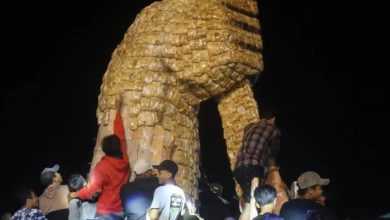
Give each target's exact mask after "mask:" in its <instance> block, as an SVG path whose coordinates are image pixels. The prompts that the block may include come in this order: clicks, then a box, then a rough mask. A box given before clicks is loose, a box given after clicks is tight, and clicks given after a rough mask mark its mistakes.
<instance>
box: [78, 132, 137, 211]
mask: <svg viewBox="0 0 390 220" xmlns="http://www.w3.org/2000/svg"><path fill="white" fill-rule="evenodd" d="M125 148H126V146H124V145H122V144H121V142H120V140H119V138H118V136H116V135H109V136H107V137H105V138H104V139H103V146H102V149H103V152H104V153H105V154H106V156H104V157H103V158H102V159H101V160H100V161H99V162H98V163H97V164H96V166H95V168H94V169H93V174H92V176H91V180H90V184H89V186H88V187H85V188H83V189H81V190H79V191H77V192H76V193H71V194H70V197H71V198H74V197H77V198H80V199H82V200H88V199H91V197H93V195H95V194H96V193H97V192H99V193H101V194H100V196H99V199H98V201H97V210H96V216H102V217H101V218H102V219H103V218H104V216H105V215H107V216H111V215H115V216H122V215H123V208H122V204H121V200H120V197H119V191H120V188H121V186H122V185H124V184H125V183H127V182H128V179H129V162H128V157H127V154H126V150H125Z"/></svg>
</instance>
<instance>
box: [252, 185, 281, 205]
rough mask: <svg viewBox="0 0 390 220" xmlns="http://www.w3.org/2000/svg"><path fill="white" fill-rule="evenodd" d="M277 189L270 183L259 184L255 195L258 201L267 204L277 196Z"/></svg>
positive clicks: (260, 203)
mask: <svg viewBox="0 0 390 220" xmlns="http://www.w3.org/2000/svg"><path fill="white" fill-rule="evenodd" d="M276 195H277V193H276V190H275V188H274V187H272V186H270V185H263V186H259V187H257V188H256V189H255V193H254V197H255V199H256V202H257V203H258V204H259V205H260V206H263V205H267V204H269V203H272V202H273V201H274V199H275V198H276Z"/></svg>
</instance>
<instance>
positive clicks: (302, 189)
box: [280, 171, 335, 220]
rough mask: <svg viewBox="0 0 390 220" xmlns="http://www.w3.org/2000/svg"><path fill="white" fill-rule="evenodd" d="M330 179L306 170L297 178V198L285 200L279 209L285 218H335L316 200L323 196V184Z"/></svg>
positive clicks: (327, 182)
mask: <svg viewBox="0 0 390 220" xmlns="http://www.w3.org/2000/svg"><path fill="white" fill-rule="evenodd" d="M329 182H330V179H326V178H321V177H320V175H319V174H318V173H316V172H314V171H306V172H304V173H302V174H301V175H300V176H299V177H298V179H297V186H298V198H296V199H293V200H290V201H288V202H286V203H285V204H284V205H283V206H282V209H281V211H280V216H282V217H283V218H284V219H285V220H290V219H294V220H295V219H324V220H327V219H335V217H334V216H333V214H332V213H331V212H330V211H329V210H328V209H327V208H326V207H325V206H323V205H321V204H320V203H319V202H318V201H320V200H321V199H322V198H323V189H322V187H323V186H326V185H328V184H329Z"/></svg>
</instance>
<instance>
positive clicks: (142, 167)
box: [133, 159, 153, 174]
mask: <svg viewBox="0 0 390 220" xmlns="http://www.w3.org/2000/svg"><path fill="white" fill-rule="evenodd" d="M152 168H153V167H152V164H151V163H150V161H149V160H145V159H138V160H137V161H136V162H135V164H134V166H133V171H134V172H135V173H136V174H142V173H145V172H146V171H148V170H151V169H152Z"/></svg>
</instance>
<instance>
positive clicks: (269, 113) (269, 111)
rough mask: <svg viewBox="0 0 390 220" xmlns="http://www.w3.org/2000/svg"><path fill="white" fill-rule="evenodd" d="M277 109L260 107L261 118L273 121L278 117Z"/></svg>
mask: <svg viewBox="0 0 390 220" xmlns="http://www.w3.org/2000/svg"><path fill="white" fill-rule="evenodd" d="M276 114H277V112H276V109H275V108H274V107H273V106H263V107H260V118H265V119H271V118H274V117H276Z"/></svg>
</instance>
